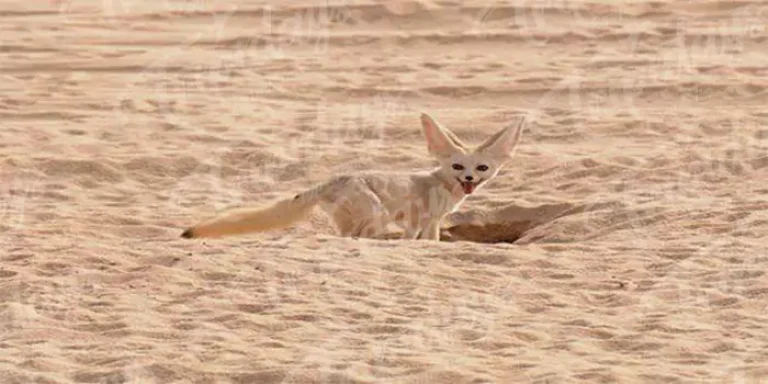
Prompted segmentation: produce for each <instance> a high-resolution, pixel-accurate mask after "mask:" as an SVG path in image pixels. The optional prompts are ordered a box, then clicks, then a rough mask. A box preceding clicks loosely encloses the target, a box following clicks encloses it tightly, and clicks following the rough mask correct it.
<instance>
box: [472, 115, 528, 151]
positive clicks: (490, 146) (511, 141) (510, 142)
mask: <svg viewBox="0 0 768 384" xmlns="http://www.w3.org/2000/svg"><path fill="white" fill-rule="evenodd" d="M524 126H525V117H524V116H523V117H520V119H519V121H518V122H517V124H511V125H509V126H507V127H505V128H504V129H502V130H500V131H498V132H496V133H495V134H494V135H493V136H491V137H490V138H489V139H488V140H486V141H485V143H483V144H482V145H480V146H479V147H477V149H476V150H475V152H478V153H480V152H482V153H485V154H488V155H490V156H493V157H496V158H499V159H502V160H508V159H509V158H510V157H512V155H514V154H515V150H516V149H517V147H518V146H519V145H520V139H521V138H522V135H523V128H524Z"/></svg>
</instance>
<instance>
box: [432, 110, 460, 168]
mask: <svg viewBox="0 0 768 384" xmlns="http://www.w3.org/2000/svg"><path fill="white" fill-rule="evenodd" d="M421 126H422V128H424V136H425V137H426V139H427V149H428V150H429V153H430V154H431V155H432V156H436V157H448V156H451V155H453V154H456V153H462V152H464V150H463V149H464V148H465V146H464V145H463V143H462V142H461V141H459V139H458V138H457V137H456V136H455V135H454V134H453V133H451V132H450V131H448V130H446V129H444V128H442V127H441V126H440V124H438V123H437V121H435V119H433V118H432V117H431V116H429V115H428V114H426V113H422V114H421Z"/></svg>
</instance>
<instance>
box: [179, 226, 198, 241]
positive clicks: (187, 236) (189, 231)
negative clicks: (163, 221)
mask: <svg viewBox="0 0 768 384" xmlns="http://www.w3.org/2000/svg"><path fill="white" fill-rule="evenodd" d="M181 237H183V238H185V239H191V238H193V237H195V234H194V232H192V228H187V229H186V230H184V232H182V233H181Z"/></svg>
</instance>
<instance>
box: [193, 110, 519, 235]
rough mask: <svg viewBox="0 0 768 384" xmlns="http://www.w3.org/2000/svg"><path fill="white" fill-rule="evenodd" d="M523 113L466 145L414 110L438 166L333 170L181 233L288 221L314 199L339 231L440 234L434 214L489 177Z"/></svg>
mask: <svg viewBox="0 0 768 384" xmlns="http://www.w3.org/2000/svg"><path fill="white" fill-rule="evenodd" d="M524 124H525V118H524V117H521V118H520V119H519V121H518V122H517V123H516V124H512V125H510V126H508V127H505V128H504V129H502V130H500V131H498V132H497V133H495V134H494V135H493V136H491V137H490V138H489V139H488V140H487V141H486V142H485V143H483V144H482V145H480V146H478V147H476V148H474V149H470V148H469V147H467V146H466V145H465V144H464V143H462V142H461V141H460V140H459V139H458V138H457V137H456V136H455V135H454V134H453V133H452V132H451V131H449V130H448V129H446V128H444V127H442V126H441V125H440V124H439V123H438V122H437V121H436V120H435V119H433V118H432V117H431V116H429V115H427V114H425V113H423V114H421V125H422V127H423V131H424V136H425V138H426V141H427V149H428V150H429V153H430V154H431V155H432V156H433V157H434V158H435V159H436V160H437V161H438V162H439V167H437V168H436V169H433V170H431V171H423V172H410V173H407V172H401V173H390V172H378V171H369V172H359V173H352V174H348V175H342V176H336V177H333V178H331V179H330V180H328V181H326V182H325V183H323V184H320V185H318V186H315V187H314V188H311V189H309V190H307V191H305V192H302V193H299V194H298V195H296V196H294V197H292V198H287V199H284V200H282V201H278V202H277V203H275V204H274V205H272V206H270V207H266V208H240V209H234V210H230V211H227V212H224V213H222V214H221V215H218V216H216V217H213V218H211V219H209V220H207V221H203V222H201V223H199V224H197V225H195V226H192V227H190V228H187V229H186V230H185V231H184V233H182V235H181V237H184V238H198V237H220V236H227V235H239V234H245V233H250V232H260V231H267V230H273V229H281V228H287V227H289V226H291V225H292V224H294V223H296V222H298V221H300V220H302V219H304V218H306V217H307V216H309V214H310V212H311V211H312V208H313V207H314V206H315V205H320V206H321V208H322V209H323V210H324V211H325V212H326V213H327V214H328V215H329V216H330V217H331V218H332V219H333V221H334V222H335V224H336V225H337V226H338V229H339V232H340V234H341V236H347V237H366V238H375V237H377V236H378V235H380V234H383V233H384V230H385V228H386V227H387V226H388V225H389V224H395V225H397V226H400V227H401V228H402V229H403V231H404V238H406V239H427V240H440V222H441V220H442V219H443V218H444V217H445V216H446V215H448V214H449V213H451V212H453V211H455V210H456V209H458V208H459V206H460V205H461V203H462V202H463V201H464V199H465V198H466V197H467V195H469V194H471V193H473V192H474V191H476V190H477V189H478V188H479V187H481V186H483V185H485V184H486V183H487V182H488V181H489V180H490V179H492V178H494V177H495V176H496V174H497V173H498V172H499V169H500V168H501V167H502V166H504V165H505V164H506V163H507V162H508V161H509V160H510V158H511V157H512V155H513V154H514V152H515V149H516V148H517V146H518V145H519V144H520V138H521V136H522V131H523V126H524Z"/></svg>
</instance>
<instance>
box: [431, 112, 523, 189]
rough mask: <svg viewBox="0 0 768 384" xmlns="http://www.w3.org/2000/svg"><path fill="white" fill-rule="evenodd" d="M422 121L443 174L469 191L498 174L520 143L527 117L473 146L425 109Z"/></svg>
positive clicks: (432, 152)
mask: <svg viewBox="0 0 768 384" xmlns="http://www.w3.org/2000/svg"><path fill="white" fill-rule="evenodd" d="M421 125H422V127H423V128H424V135H425V137H426V139H427V149H429V153H430V154H431V155H432V156H433V157H435V158H436V159H437V160H438V161H439V162H440V170H439V172H440V173H441V176H442V177H443V178H444V179H446V180H450V182H451V183H454V182H455V183H456V184H455V185H456V186H459V185H460V186H461V189H463V190H464V193H465V194H470V193H472V192H474V191H475V190H476V189H477V188H478V187H480V186H482V185H484V184H485V183H486V182H487V181H488V180H490V179H492V178H493V177H495V176H496V174H497V173H498V172H499V170H500V169H501V168H502V167H503V166H504V165H505V164H506V163H507V162H508V161H509V160H510V159H511V158H512V156H513V155H514V153H515V150H516V149H517V146H518V145H519V144H520V138H521V137H522V132H523V126H524V125H525V118H524V117H521V118H520V119H519V121H518V122H517V123H516V124H511V125H509V126H507V127H505V128H503V129H502V130H500V131H498V132H496V133H495V134H494V135H493V136H491V137H490V138H488V140H486V141H485V142H484V143H483V144H481V145H480V146H478V147H476V148H474V149H470V148H468V147H467V146H466V145H465V144H464V143H462V142H461V140H459V139H458V138H457V137H456V135H454V134H453V132H451V131H450V130H448V129H446V128H444V127H442V126H440V124H439V123H438V122H437V121H436V120H435V119H433V118H432V117H431V116H429V115H428V114H426V113H422V114H421Z"/></svg>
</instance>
